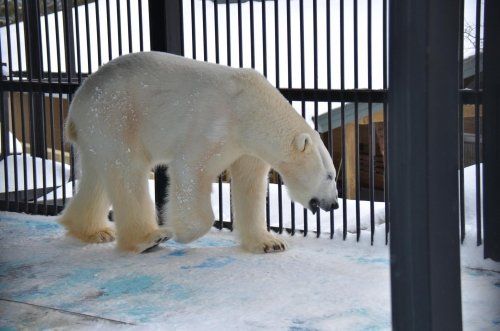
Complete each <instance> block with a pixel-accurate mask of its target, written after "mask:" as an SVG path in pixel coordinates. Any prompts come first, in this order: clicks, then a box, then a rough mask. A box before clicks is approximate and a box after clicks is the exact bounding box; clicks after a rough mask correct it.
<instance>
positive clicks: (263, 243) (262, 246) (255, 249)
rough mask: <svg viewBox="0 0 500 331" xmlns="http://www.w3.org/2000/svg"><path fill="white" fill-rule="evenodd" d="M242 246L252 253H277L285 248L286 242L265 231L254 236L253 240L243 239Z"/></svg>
mask: <svg viewBox="0 0 500 331" xmlns="http://www.w3.org/2000/svg"><path fill="white" fill-rule="evenodd" d="M242 247H243V249H245V250H247V251H249V252H252V253H278V252H283V251H285V250H287V249H288V244H287V243H286V241H285V240H283V239H281V238H279V237H277V236H275V235H273V234H271V233H268V232H266V233H264V234H262V235H261V236H258V237H254V238H253V240H244V241H243V242H242Z"/></svg>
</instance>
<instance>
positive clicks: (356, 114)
mask: <svg viewBox="0 0 500 331" xmlns="http://www.w3.org/2000/svg"><path fill="white" fill-rule="evenodd" d="M353 9H354V13H353V15H354V19H353V21H354V89H358V87H359V82H358V81H359V70H358V69H359V68H358V64H359V63H358V60H359V59H358V0H354V3H353ZM354 153H355V161H354V162H355V166H354V172H355V174H356V176H355V177H356V180H355V181H356V241H359V238H360V236H361V211H360V206H359V199H360V196H361V187H360V184H361V183H360V175H359V170H360V169H359V103H358V98H357V96H355V98H354Z"/></svg>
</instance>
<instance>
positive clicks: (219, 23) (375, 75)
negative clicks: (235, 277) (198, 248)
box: [0, 0, 500, 330]
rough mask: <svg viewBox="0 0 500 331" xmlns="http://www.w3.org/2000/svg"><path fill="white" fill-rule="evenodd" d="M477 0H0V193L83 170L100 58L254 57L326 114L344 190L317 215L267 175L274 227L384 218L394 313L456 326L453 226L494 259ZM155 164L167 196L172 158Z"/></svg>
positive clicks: (491, 118) (490, 95)
mask: <svg viewBox="0 0 500 331" xmlns="http://www.w3.org/2000/svg"><path fill="white" fill-rule="evenodd" d="M485 2H486V3H484V2H483V1H481V0H475V1H468V0H467V1H466V0H462V1H460V2H459V3H456V2H455V1H453V0H450V1H448V2H446V1H445V2H435V1H432V0H424V1H412V0H404V1H394V2H391V3H390V9H389V3H388V1H387V0H357V1H356V0H354V1H344V0H312V1H304V0H299V1H290V0H273V1H257V0H254V1H252V0H249V1H244V0H238V1H235V0H217V1H216V3H217V4H214V2H213V1H209V0H179V1H167V0H165V1H149V2H148V1H146V0H94V1H91V0H83V1H78V2H77V1H72V0H59V1H50V0H40V1H28V0H23V1H16V0H4V1H2V2H1V3H0V9H3V13H4V14H3V16H4V17H2V19H3V22H4V26H3V27H1V28H0V37H1V43H0V52H1V54H2V55H1V62H2V79H1V81H0V87H1V88H0V92H1V93H0V106H1V112H0V116H1V117H0V121H1V127H0V129H1V131H0V138H1V166H0V168H1V169H0V175H1V176H2V177H1V178H2V182H0V186H1V187H0V210H8V211H16V212H28V213H38V214H51V215H54V214H57V213H58V212H60V211H61V210H62V208H63V206H64V204H65V203H66V202H67V200H68V199H69V198H70V197H71V195H72V193H73V191H74V189H75V182H76V181H77V180H78V178H77V175H76V172H75V171H74V168H75V167H74V164H75V160H74V156H73V151H72V150H71V148H70V146H68V145H67V144H66V143H65V141H64V138H63V135H62V132H63V123H64V118H65V116H66V113H67V109H68V105H69V104H70V102H71V98H72V95H73V94H74V92H75V91H76V89H77V88H78V86H79V85H80V84H81V82H82V81H83V80H84V79H85V78H86V76H87V75H89V74H91V73H92V72H95V71H96V70H97V69H98V68H99V67H100V66H101V65H102V64H104V63H106V62H108V61H109V60H110V59H112V58H115V57H118V56H120V55H122V54H125V53H131V52H140V51H147V50H158V51H168V52H172V53H176V54H180V55H184V56H187V57H191V58H195V59H198V60H202V61H211V62H216V63H220V64H223V65H229V66H236V67H252V68H255V69H256V70H258V71H260V72H261V73H263V74H264V75H265V76H266V77H267V78H268V79H269V80H270V81H271V83H273V84H274V85H275V86H276V87H277V88H278V89H279V90H280V91H281V93H282V94H283V95H284V96H285V97H286V98H287V99H288V100H289V101H290V102H291V103H292V105H293V106H294V107H295V108H296V109H297V111H298V112H300V113H301V114H302V115H303V117H304V118H305V119H306V120H307V121H308V122H309V123H310V124H311V126H313V127H314V128H315V129H317V130H318V131H319V132H321V134H322V137H323V139H324V141H325V144H326V145H327V147H328V149H329V151H330V153H331V154H332V157H333V159H334V162H335V165H336V167H337V169H338V170H339V173H340V175H339V177H338V179H337V184H338V187H339V188H340V189H339V193H340V195H341V197H342V198H343V200H342V202H341V209H340V210H341V212H340V213H328V214H318V215H316V216H313V215H312V214H309V213H308V212H307V211H306V210H304V209H303V208H302V207H300V206H297V205H295V204H293V203H291V202H289V201H288V200H286V197H285V196H286V194H284V192H283V191H284V189H283V187H282V183H281V180H280V179H279V177H277V178H273V181H271V183H270V184H269V194H268V203H267V206H268V208H267V221H268V225H269V228H273V229H274V230H276V231H278V232H282V231H288V232H290V233H302V234H304V235H307V234H308V233H309V232H313V233H315V234H316V235H317V236H320V235H321V234H322V233H327V234H328V235H329V236H330V237H331V238H333V237H334V236H335V234H339V233H340V235H341V237H343V238H345V237H346V235H347V233H348V232H353V233H355V234H356V237H357V239H358V240H359V239H360V238H363V237H365V236H366V237H369V238H370V240H371V242H372V243H373V241H374V239H375V238H380V237H383V238H385V242H386V243H387V242H388V234H389V230H390V231H391V238H392V239H391V261H392V263H391V267H392V298H393V326H394V328H395V329H398V328H402V329H410V330H419V329H435V330H443V329H450V328H453V329H460V328H461V319H460V316H461V307H460V277H459V274H460V269H459V259H458V256H459V255H458V254H459V253H458V251H459V249H458V242H459V240H460V239H461V240H462V241H463V240H465V239H466V238H467V236H468V235H469V234H473V233H475V234H476V235H475V238H474V240H475V241H476V242H477V244H478V245H480V244H482V243H483V240H484V246H485V257H491V258H494V259H497V260H498V259H500V256H499V255H500V248H499V244H500V238H499V237H500V235H499V232H500V230H499V224H498V220H499V219H500V215H499V208H498V199H497V197H498V194H497V193H496V190H497V188H498V187H500V182H499V175H498V169H499V168H500V162H499V155H500V153H498V149H497V150H496V151H495V146H497V144H498V141H500V137H498V123H499V120H498V119H499V114H500V112H499V110H500V105H499V102H498V96H497V95H496V93H498V90H499V89H500V87H499V86H498V81H499V80H498V77H500V68H499V61H498V59H499V58H500V51H499V44H498V42H497V41H498V40H499V38H500V36H499V35H500V32H499V30H500V27H499V24H498V22H499V20H498V19H497V18H496V17H495V13H498V12H499V8H498V2H496V1H490V0H485ZM495 6H496V7H495ZM485 7H486V9H485ZM9 8H11V9H10V10H9ZM12 8H13V9H12ZM483 13H485V15H484V16H486V18H487V19H486V24H485V25H484V24H483V21H484V20H483ZM389 17H391V19H390V20H389ZM389 21H390V22H391V26H390V27H389V25H388V22H389ZM389 28H390V29H389ZM389 30H390V31H391V44H389V38H388V35H389ZM484 31H486V32H484ZM413 38H415V42H413ZM483 39H484V40H485V42H484V49H485V52H483ZM389 50H390V51H391V52H390V53H391V62H390V65H391V81H393V84H396V85H394V87H393V88H391V89H388V86H389V85H388V66H389V65H388V63H389V61H388V53H389ZM457 54H458V55H457ZM483 55H484V67H485V68H488V69H485V70H484V75H483ZM456 60H458V61H456ZM457 62H458V65H457ZM410 75H411V76H410ZM483 76H484V91H483ZM455 77H456V78H455ZM389 93H391V94H390V95H389ZM389 96H390V97H391V98H389ZM483 99H484V108H483ZM389 102H390V106H391V109H390V110H389V109H388V103H389ZM483 132H484V134H483ZM483 154H484V155H483ZM482 160H484V178H485V180H484V181H483V176H482V170H481V169H482V168H481V166H480V165H481V162H482ZM465 165H472V167H465ZM454 173H456V175H455V174H454ZM395 176H397V177H395ZM155 179H156V180H155V185H156V200H157V203H159V204H161V203H162V201H163V199H164V193H165V186H166V182H167V178H166V177H165V174H164V171H157V172H156V174H155ZM483 186H484V208H483ZM214 190H215V192H216V194H215V196H214V197H213V199H214V207H217V208H215V209H216V216H217V218H218V220H217V221H216V226H218V227H220V228H222V227H229V228H232V223H231V210H230V204H229V190H230V188H229V187H228V186H227V184H226V183H224V182H223V180H222V178H220V179H219V181H218V183H216V184H215V185H214ZM389 198H391V200H390V201H389ZM391 204H392V205H391ZM444 207H446V208H444ZM483 211H484V212H483ZM389 212H391V213H389ZM390 216H391V217H390ZM391 218H392V219H393V220H394V222H393V227H391V228H390V227H389V225H390V219H391ZM378 223H381V225H378ZM457 225H459V228H460V233H459V232H458V231H457V229H458V228H457ZM362 229H366V230H368V231H362ZM381 229H383V231H380V230H381ZM483 229H484V231H483ZM376 232H382V233H383V234H382V235H381V236H379V233H377V237H375V234H376ZM459 236H460V238H459ZM455 244H456V245H455ZM436 289H439V291H437V290H436ZM442 289H446V290H442Z"/></svg>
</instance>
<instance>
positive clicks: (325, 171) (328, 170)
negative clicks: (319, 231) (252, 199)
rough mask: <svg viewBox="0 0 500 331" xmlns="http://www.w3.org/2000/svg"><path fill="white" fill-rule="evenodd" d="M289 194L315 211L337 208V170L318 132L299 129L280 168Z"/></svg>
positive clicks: (279, 170)
mask: <svg viewBox="0 0 500 331" xmlns="http://www.w3.org/2000/svg"><path fill="white" fill-rule="evenodd" d="M277 170H278V172H280V174H281V176H282V177H283V181H284V182H285V185H286V186H287V190H288V194H289V195H290V198H291V199H292V200H294V201H296V202H298V203H300V204H302V205H303V206H304V207H306V208H308V209H310V210H311V211H312V212H313V213H316V212H317V211H319V209H320V208H321V209H323V210H325V211H330V210H332V209H337V208H338V207H339V205H338V201H337V198H338V193H337V186H336V184H335V178H336V171H335V167H334V165H333V161H332V159H331V157H330V155H329V154H328V151H327V149H326V147H325V145H324V144H323V142H322V141H321V138H320V136H319V134H318V133H317V132H315V131H314V132H312V133H311V132H310V133H299V134H297V135H296V136H295V137H294V138H293V141H292V145H291V153H289V157H287V158H286V160H284V161H282V162H281V164H280V165H279V169H277Z"/></svg>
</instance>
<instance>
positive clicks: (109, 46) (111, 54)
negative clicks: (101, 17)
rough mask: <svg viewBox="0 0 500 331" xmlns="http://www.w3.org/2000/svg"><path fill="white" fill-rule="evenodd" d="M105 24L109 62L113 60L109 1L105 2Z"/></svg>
mask: <svg viewBox="0 0 500 331" xmlns="http://www.w3.org/2000/svg"><path fill="white" fill-rule="evenodd" d="M106 24H107V29H108V61H111V59H112V58H113V43H112V38H113V37H112V36H111V9H110V8H109V0H106ZM150 24H151V23H150Z"/></svg>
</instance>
